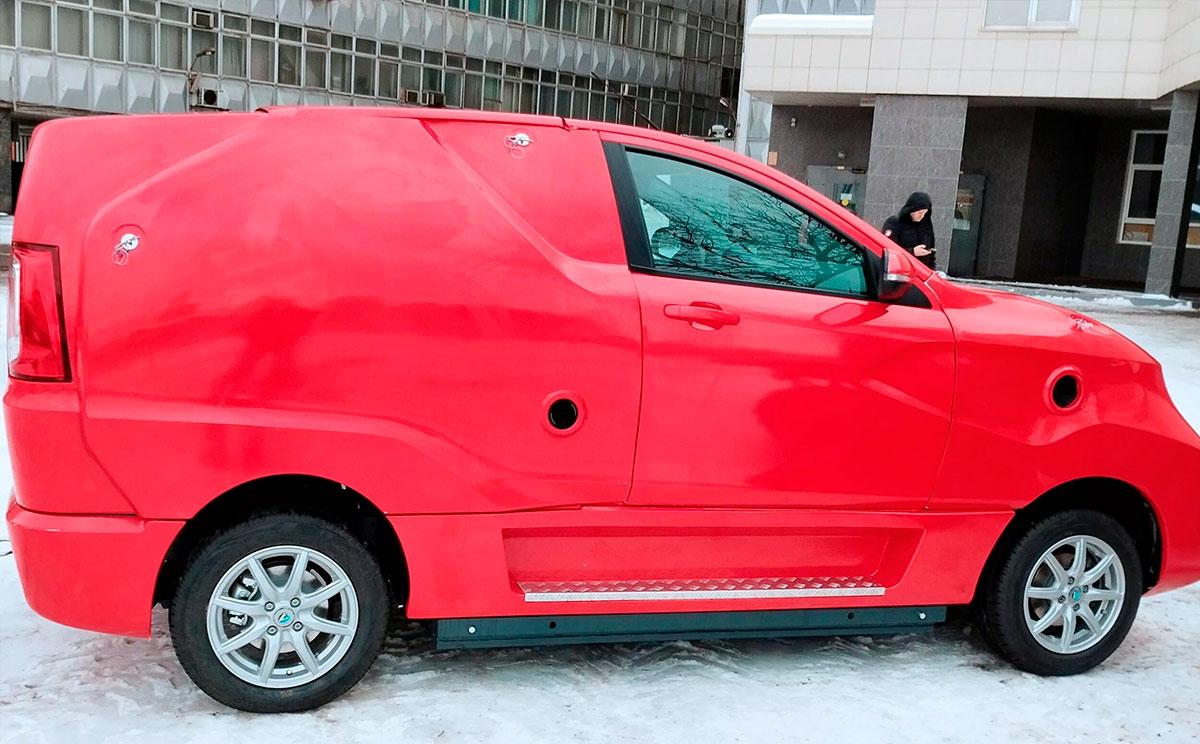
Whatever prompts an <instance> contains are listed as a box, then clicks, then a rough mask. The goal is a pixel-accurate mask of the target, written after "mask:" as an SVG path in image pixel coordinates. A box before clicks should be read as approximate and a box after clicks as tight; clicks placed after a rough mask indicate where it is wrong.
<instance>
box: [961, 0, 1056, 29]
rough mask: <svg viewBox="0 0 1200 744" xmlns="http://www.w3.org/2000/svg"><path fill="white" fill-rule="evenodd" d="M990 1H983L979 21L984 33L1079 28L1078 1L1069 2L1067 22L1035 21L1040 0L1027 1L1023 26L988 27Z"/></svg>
mask: <svg viewBox="0 0 1200 744" xmlns="http://www.w3.org/2000/svg"><path fill="white" fill-rule="evenodd" d="M992 1H993V0H983V17H982V19H981V20H980V28H981V29H983V30H985V31H1062V30H1064V29H1075V28H1078V27H1079V6H1080V2H1079V0H1071V17H1070V19H1069V20H1067V21H1039V20H1037V8H1038V3H1039V2H1040V1H1041V0H1028V3H1029V14H1028V15H1027V16H1026V17H1025V24H1024V25H1023V26H989V25H988V22H987V4H988V3H989V2H992ZM1000 2H1012V0H1000Z"/></svg>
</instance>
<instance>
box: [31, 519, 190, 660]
mask: <svg viewBox="0 0 1200 744" xmlns="http://www.w3.org/2000/svg"><path fill="white" fill-rule="evenodd" d="M7 519H8V531H9V536H10V537H11V539H12V547H13V556H14V557H15V558H16V561H17V573H19V574H20V576H21V586H22V588H23V589H24V591H25V599H26V601H28V602H29V606H30V607H32V608H33V610H34V611H35V612H37V613H38V614H39V615H41V616H42V617H45V618H47V619H50V620H53V621H55V622H57V623H62V624H63V625H70V626H72V627H75V628H83V629H85V630H95V631H99V632H102V633H114V634H117V635H128V636H141V637H145V636H148V635H150V613H151V609H152V606H153V602H154V584H155V581H157V579H158V571H159V568H160V567H161V566H162V562H163V558H164V557H165V556H166V554H167V549H168V548H169V547H170V545H171V542H172V541H173V540H174V539H175V536H176V535H177V534H179V530H180V529H181V528H182V527H183V522H168V521H160V520H144V519H138V518H136V517H106V516H82V515H74V514H43V513H40V512H34V511H29V510H28V509H24V508H22V507H21V506H19V505H18V504H17V502H16V501H15V500H11V501H10V502H9V505H8V516H7Z"/></svg>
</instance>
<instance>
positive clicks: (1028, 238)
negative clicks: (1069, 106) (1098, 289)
mask: <svg viewBox="0 0 1200 744" xmlns="http://www.w3.org/2000/svg"><path fill="white" fill-rule="evenodd" d="M1091 119H1092V117H1089V116H1084V115H1081V114H1076V113H1069V112H1065V111H1055V110H1051V109H1037V111H1036V113H1035V114H1034V121H1033V139H1032V141H1031V143H1030V147H1029V170H1028V173H1027V174H1026V177H1025V198H1024V205H1023V208H1022V211H1021V236H1020V239H1019V242H1018V247H1017V266H1016V275H1015V278H1017V279H1019V280H1022V281H1051V280H1055V279H1063V278H1066V279H1071V278H1074V277H1077V276H1079V269H1080V261H1081V258H1082V256H1083V247H1084V235H1085V233H1086V229H1087V222H1088V198H1087V196H1088V194H1090V193H1092V163H1093V161H1094V156H1095V147H1096V145H1095V137H1094V134H1093V128H1092V126H1091Z"/></svg>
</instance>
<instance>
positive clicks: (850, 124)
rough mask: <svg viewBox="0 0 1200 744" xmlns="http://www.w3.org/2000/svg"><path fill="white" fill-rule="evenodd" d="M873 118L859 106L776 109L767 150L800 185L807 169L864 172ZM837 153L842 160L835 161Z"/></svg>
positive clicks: (780, 166) (805, 177)
mask: <svg viewBox="0 0 1200 744" xmlns="http://www.w3.org/2000/svg"><path fill="white" fill-rule="evenodd" d="M874 116H875V111H874V109H870V108H863V107H860V106H776V107H775V110H774V114H773V116H772V121H771V150H772V151H773V152H775V153H777V154H778V156H779V162H778V163H777V166H778V168H779V169H780V170H781V171H783V172H784V173H786V174H788V175H789V176H791V177H792V178H796V179H798V180H801V181H807V172H808V166H810V165H838V164H839V163H841V164H844V165H845V166H846V167H847V168H866V167H867V164H868V162H869V160H870V156H871V121H872V119H873V118H874ZM793 120H795V126H792V121H793ZM839 150H841V151H842V152H845V153H846V159H845V160H839V159H838V156H837V154H838V151H839Z"/></svg>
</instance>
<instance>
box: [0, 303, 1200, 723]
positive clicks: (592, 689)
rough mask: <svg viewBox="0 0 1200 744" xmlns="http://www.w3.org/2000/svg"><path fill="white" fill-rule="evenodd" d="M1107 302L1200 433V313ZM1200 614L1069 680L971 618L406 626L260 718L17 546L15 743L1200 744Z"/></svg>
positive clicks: (1, 651)
mask: <svg viewBox="0 0 1200 744" xmlns="http://www.w3.org/2000/svg"><path fill="white" fill-rule="evenodd" d="M1074 306H1075V305H1074V304H1073V307H1074ZM1090 309H1091V310H1092V311H1093V313H1092V314H1093V315H1094V316H1095V317H1096V318H1097V319H1099V320H1101V321H1103V322H1105V323H1108V324H1109V325H1111V326H1113V327H1115V328H1117V329H1118V330H1120V331H1122V332H1124V333H1126V334H1127V335H1129V336H1130V337H1131V338H1133V339H1134V340H1135V341H1137V342H1138V343H1139V344H1141V345H1142V346H1143V347H1144V348H1145V349H1147V350H1148V351H1150V352H1151V353H1152V354H1154V355H1155V356H1156V357H1158V359H1159V360H1160V361H1162V363H1163V365H1164V367H1165V370H1166V378H1167V384H1168V387H1169V388H1170V391H1171V394H1172V396H1173V397H1174V399H1175V401H1176V402H1177V404H1178V405H1179V407H1180V409H1181V410H1182V411H1183V413H1184V415H1185V416H1186V417H1187V418H1188V420H1189V421H1191V423H1192V425H1193V426H1197V427H1200V313H1184V312H1153V311H1145V310H1138V311H1135V310H1133V309H1132V308H1124V307H1122V308H1119V310H1120V311H1114V308H1112V307H1105V306H1104V305H1103V304H1101V305H1093V306H1092V307H1091V308H1090ZM5 449H7V448H5ZM5 454H6V455H7V452H6V453H5ZM4 461H5V462H7V457H5V458H4ZM10 486H11V475H10V473H9V470H8V468H7V467H6V466H0V488H2V489H3V492H7V491H8V489H9V487H10ZM3 534H4V533H3V527H0V537H2V536H3ZM103 559H104V557H103V556H95V560H103ZM112 580H113V581H120V580H121V577H120V576H113V577H112ZM103 590H104V587H96V591H103ZM1198 609H1200V587H1192V588H1189V589H1184V590H1180V591H1176V592H1172V593H1168V594H1165V595H1163V596H1153V597H1148V598H1147V599H1146V600H1145V601H1144V602H1143V604H1142V608H1141V612H1140V613H1139V617H1138V620H1137V622H1136V623H1135V624H1134V626H1133V630H1132V632H1131V633H1130V635H1129V638H1128V639H1127V640H1126V642H1125V644H1124V646H1123V647H1122V648H1121V649H1120V650H1119V651H1118V652H1117V653H1116V654H1115V655H1114V656H1113V657H1112V658H1111V659H1110V660H1109V661H1108V662H1107V663H1106V664H1104V665H1103V666H1102V667H1100V668H1099V669H1096V670H1094V671H1092V672H1090V673H1088V674H1085V675H1082V676H1079V677H1070V678H1057V679H1046V678H1040V677H1035V676H1033V675H1030V674H1024V673H1021V672H1018V671H1016V670H1014V669H1013V668H1011V667H1010V666H1008V665H1007V664H1005V663H1004V662H1002V661H1000V660H998V659H997V658H996V657H995V656H993V655H992V654H991V652H990V651H988V650H987V648H986V647H985V646H984V645H983V644H982V643H981V642H980V641H979V639H978V636H977V634H976V633H975V632H974V631H973V630H972V629H971V628H970V626H969V625H965V624H963V623H962V622H956V623H951V624H948V625H946V626H943V627H941V628H939V629H937V630H936V631H934V632H933V633H932V634H928V635H909V636H899V637H879V638H865V637H848V638H830V639H813V640H789V641H737V642H704V643H688V642H676V643H650V644H629V645H607V646H591V647H577V648H550V649H544V648H543V649H515V650H500V651H436V650H434V649H433V648H432V643H431V639H430V637H429V635H428V634H427V633H426V632H424V631H423V630H421V629H420V628H419V627H416V626H414V627H404V628H397V629H396V630H395V631H394V632H393V633H392V634H391V636H390V638H389V641H388V644H387V650H386V651H385V653H384V654H383V656H382V657H381V658H380V660H379V661H378V663H377V664H376V665H375V667H374V668H373V669H372V671H371V672H370V673H369V674H368V675H367V677H366V679H364V680H363V682H362V683H361V684H359V686H358V687H357V688H355V689H354V690H353V691H351V692H350V693H349V694H348V695H346V696H345V697H344V698H342V699H340V700H338V701H336V702H334V703H332V704H330V705H328V706H326V707H324V708H322V709H320V710H318V711H316V712H312V713H305V714H294V715H288V716H253V715H248V714H244V713H238V712H235V711H232V710H229V709H227V708H224V707H222V706H220V705H218V704H217V703H215V702H213V701H211V700H210V699H208V698H207V697H205V696H204V694H203V693H201V692H200V691H199V690H198V689H196V688H195V687H194V686H193V685H192V684H191V682H190V681H189V680H188V678H187V676H186V675H185V674H184V672H183V670H182V669H181V668H180V666H179V664H178V663H177V662H176V660H175V657H174V654H173V652H172V650H171V644H170V641H169V638H168V635H167V632H166V627H165V626H166V618H165V615H164V614H163V613H162V612H161V611H160V612H159V613H157V614H156V615H155V627H154V633H153V637H151V638H150V639H149V640H141V639H128V638H116V637H110V636H102V635H97V634H93V633H87V632H83V631H77V630H72V629H70V628H64V627H61V626H58V625H55V624H54V623H51V622H49V621H47V620H43V619H41V618H39V617H37V616H36V615H34V613H33V612H32V611H30V610H29V608H28V607H27V606H26V604H25V601H24V598H23V596H22V594H21V589H20V586H19V584H18V580H17V575H16V570H15V566H14V563H13V560H12V559H11V558H0V742H20V743H21V744H26V743H32V742H72V743H74V742H78V741H89V742H136V741H159V740H162V739H163V738H164V737H166V736H168V735H169V737H170V740H171V741H172V743H173V744H185V743H186V742H234V741H272V742H295V743H297V744H300V743H302V742H308V741H337V742H359V741H361V742H372V743H375V742H384V741H405V742H422V741H445V742H473V741H502V742H521V743H522V744H528V743H530V742H553V741H605V742H611V741H646V742H659V743H662V742H688V743H689V744H694V743H698V742H754V743H757V742H764V743H766V742H786V741H821V742H826V741H828V742H858V741H861V742H881V741H920V742H922V743H923V744H929V743H930V742H941V741H946V742H966V741H995V742H1012V741H1059V740H1073V739H1076V740H1078V739H1086V740H1089V741H1103V742H1117V741H1127V742H1143V741H1162V742H1194V741H1196V740H1197V739H1200V611H1198Z"/></svg>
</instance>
